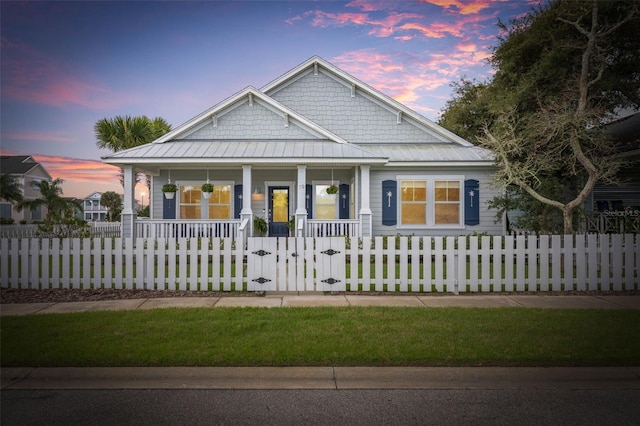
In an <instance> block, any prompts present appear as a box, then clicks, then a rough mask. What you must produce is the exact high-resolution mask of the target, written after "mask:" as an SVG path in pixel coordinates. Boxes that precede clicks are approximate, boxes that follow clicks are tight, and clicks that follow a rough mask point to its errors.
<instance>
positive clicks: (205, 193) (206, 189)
mask: <svg viewBox="0 0 640 426" xmlns="http://www.w3.org/2000/svg"><path fill="white" fill-rule="evenodd" d="M200 189H201V190H202V198H204V199H205V200H208V199H209V198H211V194H213V185H212V184H210V183H209V182H207V183H205V184H203V185H202V188H200Z"/></svg>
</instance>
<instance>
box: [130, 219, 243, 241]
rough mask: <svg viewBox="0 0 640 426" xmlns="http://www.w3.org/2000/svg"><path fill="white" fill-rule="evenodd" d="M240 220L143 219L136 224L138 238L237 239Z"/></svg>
mask: <svg viewBox="0 0 640 426" xmlns="http://www.w3.org/2000/svg"><path fill="white" fill-rule="evenodd" d="M239 227H240V220H239V219H233V220H181V219H175V220H174V219H143V220H138V221H137V222H136V237H138V238H196V237H210V238H211V237H217V238H234V239H235V238H237V237H238V228H239Z"/></svg>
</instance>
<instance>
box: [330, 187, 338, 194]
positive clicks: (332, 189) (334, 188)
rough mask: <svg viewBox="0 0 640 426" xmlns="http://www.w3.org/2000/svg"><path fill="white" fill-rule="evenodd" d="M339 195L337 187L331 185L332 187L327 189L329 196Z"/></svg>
mask: <svg viewBox="0 0 640 426" xmlns="http://www.w3.org/2000/svg"><path fill="white" fill-rule="evenodd" d="M337 193H338V187H337V186H336V185H331V186H330V187H328V188H327V194H331V195H333V194H337Z"/></svg>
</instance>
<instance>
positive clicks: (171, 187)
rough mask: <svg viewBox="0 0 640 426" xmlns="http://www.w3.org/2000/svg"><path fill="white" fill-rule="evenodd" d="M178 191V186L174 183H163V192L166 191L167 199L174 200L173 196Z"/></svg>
mask: <svg viewBox="0 0 640 426" xmlns="http://www.w3.org/2000/svg"><path fill="white" fill-rule="evenodd" d="M177 191H178V187H177V186H176V185H175V184H173V183H166V184H164V185H162V192H163V193H164V197H165V198H166V199H167V200H173V197H175V195H176V192H177Z"/></svg>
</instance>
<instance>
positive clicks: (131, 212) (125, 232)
mask: <svg viewBox="0 0 640 426" xmlns="http://www.w3.org/2000/svg"><path fill="white" fill-rule="evenodd" d="M122 173H123V175H124V200H123V201H124V202H123V205H122V213H121V214H120V217H121V218H122V238H123V239H124V238H135V232H136V212H135V207H134V206H135V185H136V174H135V173H134V172H133V166H124V167H123V168H122Z"/></svg>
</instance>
